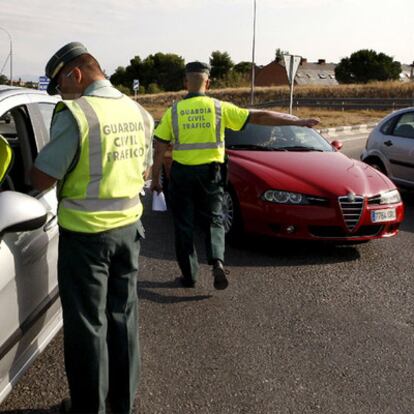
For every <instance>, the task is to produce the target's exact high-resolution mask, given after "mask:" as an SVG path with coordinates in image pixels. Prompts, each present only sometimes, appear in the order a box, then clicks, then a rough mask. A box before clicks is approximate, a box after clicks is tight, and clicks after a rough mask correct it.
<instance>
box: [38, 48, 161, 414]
mask: <svg viewBox="0 0 414 414" xmlns="http://www.w3.org/2000/svg"><path fill="white" fill-rule="evenodd" d="M46 74H47V76H48V77H49V78H50V84H49V87H48V93H49V94H56V93H59V94H60V95H61V96H62V97H63V99H64V100H63V101H62V102H60V103H58V105H57V106H56V109H55V113H54V116H53V120H52V126H51V141H50V143H49V144H48V145H46V146H45V147H44V148H43V149H42V150H41V152H40V153H39V156H38V158H37V159H36V161H35V166H34V168H33V170H32V183H33V185H34V187H35V188H37V189H39V190H40V191H42V190H44V189H46V188H49V187H51V186H53V185H54V184H55V183H56V182H57V184H58V186H57V196H58V200H59V205H58V222H59V228H60V236H59V259H58V280H59V291H60V297H61V302H62V309H63V322H64V355H65V367H66V373H67V377H68V382H69V389H70V397H71V398H70V400H69V399H67V400H64V401H63V402H62V405H61V411H63V412H73V413H105V410H106V405H107V404H108V405H109V406H110V407H111V409H112V411H113V412H116V413H131V412H132V410H133V403H134V399H135V393H136V387H137V381H138V375H139V343H138V298H137V270H138V255H139V248H140V239H141V238H143V237H144V233H143V227H142V225H141V222H140V217H141V214H142V204H141V202H140V198H139V193H140V191H141V190H142V188H143V185H144V173H145V170H146V169H147V168H148V167H149V166H150V162H151V161H150V159H151V151H150V147H151V146H150V143H151V138H152V132H153V120H152V118H151V116H150V115H149V114H148V112H147V111H145V110H144V109H143V108H142V107H141V106H140V105H138V104H137V103H136V102H134V101H132V100H131V99H130V98H128V97H126V96H125V95H123V94H122V93H120V92H119V91H118V90H116V89H115V88H114V87H113V86H112V85H111V83H110V82H109V81H108V80H106V79H105V76H104V74H103V72H102V70H101V68H100V66H99V63H98V62H97V61H96V59H95V58H94V57H93V56H92V55H90V54H89V53H88V51H87V50H86V48H85V46H84V45H82V44H81V43H78V42H72V43H69V44H67V45H65V46H64V47H62V48H61V49H60V50H58V51H57V52H56V53H55V55H53V57H52V58H51V59H50V60H49V62H48V63H47V65H46Z"/></svg>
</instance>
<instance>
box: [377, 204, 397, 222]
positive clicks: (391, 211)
mask: <svg viewBox="0 0 414 414" xmlns="http://www.w3.org/2000/svg"><path fill="white" fill-rule="evenodd" d="M396 218H397V213H396V211H395V208H388V209H386V210H375V211H371V220H372V222H373V223H382V222H383V221H392V220H395V219H396Z"/></svg>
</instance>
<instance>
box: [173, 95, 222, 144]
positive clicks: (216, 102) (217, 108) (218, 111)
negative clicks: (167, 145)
mask: <svg viewBox="0 0 414 414" xmlns="http://www.w3.org/2000/svg"><path fill="white" fill-rule="evenodd" d="M213 101H214V108H215V115H216V142H197V143H191V144H181V143H180V137H179V135H180V134H179V127H178V109H177V106H178V102H175V103H174V104H173V106H172V108H171V120H172V129H173V133H174V139H175V140H174V151H180V150H197V149H216V148H223V147H224V142H223V141H221V140H220V138H221V104H220V101H219V100H218V99H213Z"/></svg>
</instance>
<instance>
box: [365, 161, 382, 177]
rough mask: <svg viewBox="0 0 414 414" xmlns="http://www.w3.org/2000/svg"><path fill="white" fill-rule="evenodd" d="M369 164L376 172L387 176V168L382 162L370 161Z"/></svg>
mask: <svg viewBox="0 0 414 414" xmlns="http://www.w3.org/2000/svg"><path fill="white" fill-rule="evenodd" d="M368 164H369V165H370V166H371V167H372V168H375V169H376V170H378V171H380V172H382V173H383V174H384V175H387V171H385V167H384V165H383V164H382V162H381V161H377V160H372V161H368Z"/></svg>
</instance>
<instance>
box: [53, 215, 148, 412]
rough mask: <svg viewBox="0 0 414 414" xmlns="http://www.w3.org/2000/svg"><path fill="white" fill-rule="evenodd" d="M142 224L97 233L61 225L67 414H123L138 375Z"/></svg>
mask: <svg viewBox="0 0 414 414" xmlns="http://www.w3.org/2000/svg"><path fill="white" fill-rule="evenodd" d="M143 236H144V232H143V227H142V224H141V222H137V223H134V224H133V225H129V226H125V227H121V228H117V229H113V230H109V231H105V232H102V233H96V234H83V233H75V232H70V231H66V230H64V229H61V230H60V235H59V259H58V281H59V292H60V298H61V302H62V309H63V333H64V356H65V368H66V374H67V377H68V383H69V389H70V396H71V402H72V412H75V413H105V407H106V400H108V402H109V404H110V406H111V409H112V411H113V412H116V413H130V412H132V410H133V404H134V398H135V393H136V388H137V384H138V376H139V366H140V361H139V341H138V295H137V272H138V256H139V249H140V239H141V238H142V237H143Z"/></svg>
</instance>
